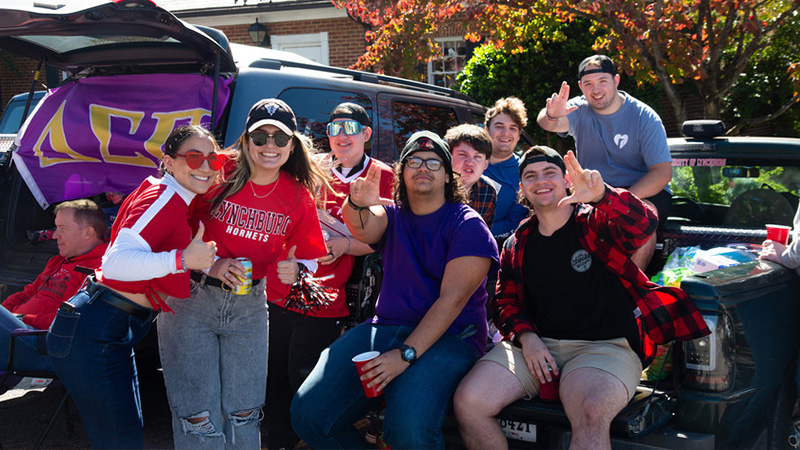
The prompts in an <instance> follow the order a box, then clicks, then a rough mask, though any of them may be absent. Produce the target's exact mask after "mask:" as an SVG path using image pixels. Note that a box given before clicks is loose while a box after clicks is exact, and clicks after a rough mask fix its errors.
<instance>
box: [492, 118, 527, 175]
mask: <svg viewBox="0 0 800 450" xmlns="http://www.w3.org/2000/svg"><path fill="white" fill-rule="evenodd" d="M488 131H489V136H491V137H492V161H491V162H493V163H497V162H502V161H505V160H507V159H508V158H511V155H513V154H514V149H515V148H516V147H517V142H519V134H520V131H521V130H520V128H519V124H517V123H516V122H514V119H512V118H511V116H509V115H508V114H506V113H500V114H498V115H496V116H494V117H493V118H492V121H491V122H490V123H489V129H488Z"/></svg>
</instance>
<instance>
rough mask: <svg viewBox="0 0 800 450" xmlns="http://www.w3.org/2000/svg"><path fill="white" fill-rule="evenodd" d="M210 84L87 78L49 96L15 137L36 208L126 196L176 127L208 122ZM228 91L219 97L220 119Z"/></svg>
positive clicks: (172, 77) (165, 78) (180, 78)
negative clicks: (104, 195)
mask: <svg viewBox="0 0 800 450" xmlns="http://www.w3.org/2000/svg"><path fill="white" fill-rule="evenodd" d="M213 91H214V81H213V79H212V78H210V77H206V76H202V75H199V74H154V75H122V76H114V77H92V78H85V79H81V80H77V81H73V82H71V83H69V84H66V85H64V86H60V87H58V88H56V89H53V90H52V91H50V92H49V93H48V94H47V95H46V96H45V97H44V99H42V101H41V102H40V104H39V106H38V107H37V109H36V111H34V113H33V114H31V116H30V118H29V119H28V121H27V122H26V123H25V124H24V125H23V127H22V129H21V130H20V133H19V135H18V136H17V142H16V143H17V145H18V146H19V149H18V150H17V151H16V152H15V153H14V156H13V157H14V163H15V164H17V167H18V170H19V172H20V174H21V175H22V177H23V178H24V179H25V182H26V183H27V184H28V187H29V188H30V190H31V192H33V195H34V197H35V198H36V200H37V202H38V203H39V205H41V206H42V208H47V207H48V206H49V205H50V204H52V203H56V202H60V201H64V200H71V199H76V198H82V197H89V196H92V195H96V194H100V193H102V192H121V193H122V194H126V195H127V194H129V193H130V192H131V191H132V190H133V189H135V188H136V187H137V186H138V185H139V184H140V183H141V182H142V180H144V179H145V178H146V177H148V176H150V175H156V174H157V173H158V166H159V161H160V160H161V157H162V156H163V153H162V146H163V144H164V141H165V140H166V139H167V136H168V135H169V133H170V132H171V131H172V130H173V129H174V128H176V127H178V126H181V125H188V124H190V123H191V124H203V125H205V126H206V127H208V126H209V125H210V123H211V105H212V93H213ZM229 94H230V89H229V87H228V83H227V82H224V81H223V82H221V83H219V86H218V92H217V115H216V117H217V118H219V117H220V116H221V115H222V111H223V110H224V109H225V105H226V104H227V102H228V97H229Z"/></svg>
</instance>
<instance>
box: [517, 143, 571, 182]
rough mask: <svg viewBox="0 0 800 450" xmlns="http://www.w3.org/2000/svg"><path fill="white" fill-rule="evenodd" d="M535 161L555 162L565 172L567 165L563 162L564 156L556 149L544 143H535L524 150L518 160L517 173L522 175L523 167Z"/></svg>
mask: <svg viewBox="0 0 800 450" xmlns="http://www.w3.org/2000/svg"><path fill="white" fill-rule="evenodd" d="M536 162H549V163H552V164H555V165H557V166H558V167H561V171H562V172H563V173H567V165H566V164H565V163H564V158H563V157H562V156H561V155H560V154H559V153H558V152H557V151H555V150H554V149H552V148H550V147H548V146H546V145H536V146H533V147H531V148H529V149H528V150H526V151H525V153H524V154H523V155H522V158H521V159H520V160H519V175H520V176H522V171H523V170H525V167H527V166H528V165H529V164H533V163H536Z"/></svg>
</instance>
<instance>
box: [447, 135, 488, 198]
mask: <svg viewBox="0 0 800 450" xmlns="http://www.w3.org/2000/svg"><path fill="white" fill-rule="evenodd" d="M487 167H489V160H487V159H486V155H484V154H483V153H481V152H479V151H477V150H475V149H474V148H473V147H472V146H471V145H469V144H467V143H466V142H461V143H459V144H458V145H456V146H455V147H453V171H454V172H456V173H459V174H461V181H462V182H463V183H464V187H465V188H466V189H467V191H468V192H469V189H470V188H471V187H472V185H473V184H475V182H476V181H478V178H480V177H481V175H483V171H484V170H486V168H487Z"/></svg>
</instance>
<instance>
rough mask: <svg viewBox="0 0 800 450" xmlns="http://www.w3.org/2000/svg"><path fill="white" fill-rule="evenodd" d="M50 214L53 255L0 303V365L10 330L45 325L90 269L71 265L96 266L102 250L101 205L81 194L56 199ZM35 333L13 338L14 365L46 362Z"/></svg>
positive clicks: (38, 367) (103, 219)
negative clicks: (55, 251)
mask: <svg viewBox="0 0 800 450" xmlns="http://www.w3.org/2000/svg"><path fill="white" fill-rule="evenodd" d="M55 214H56V220H55V224H56V231H55V233H54V234H53V238H54V239H55V240H56V241H58V255H56V256H53V257H52V258H50V261H48V262H47V266H46V267H45V268H44V271H43V272H42V273H41V274H39V276H38V277H37V278H36V279H35V280H34V281H33V283H31V284H29V285H27V286H25V288H24V289H23V290H22V291H20V292H17V293H15V294H12V295H10V296H8V298H6V299H5V300H4V301H3V307H0V368H3V369H5V367H6V363H7V362H8V345H9V339H10V335H11V332H12V331H13V330H16V329H19V328H28V329H39V330H46V329H48V328H50V324H51V323H52V322H53V319H55V317H56V312H57V311H58V307H59V306H60V305H61V303H62V302H64V301H66V300H69V299H70V298H72V296H74V295H75V294H76V293H77V292H78V289H80V287H81V286H82V285H83V282H84V280H85V279H86V275H87V273H91V271H88V270H86V271H79V270H76V268H77V267H86V268H89V269H96V268H98V267H100V260H101V258H102V257H103V253H105V250H106V244H105V243H104V242H103V240H104V239H105V235H106V228H107V227H108V225H107V222H106V215H105V213H104V212H103V210H102V209H100V207H99V206H97V204H95V203H94V202H93V201H91V200H85V199H82V200H73V201H68V202H64V203H61V204H59V205H58V206H56V209H55ZM37 338H38V336H25V337H22V338H18V339H17V342H16V349H15V352H14V353H15V357H14V368H16V369H23V370H31V371H36V370H48V369H49V368H50V363H49V362H48V360H47V353H46V352H45V351H44V340H43V339H42V340H41V343H40V342H39V340H38V339H37ZM40 349H41V351H40ZM2 390H3V387H2V386H0V391H2Z"/></svg>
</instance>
